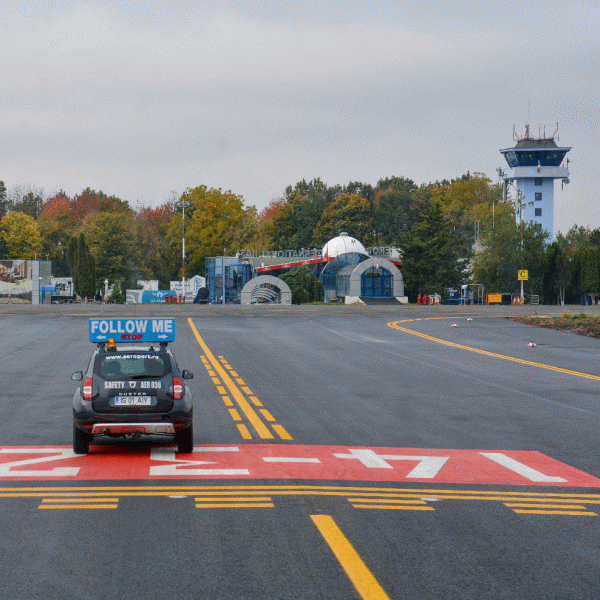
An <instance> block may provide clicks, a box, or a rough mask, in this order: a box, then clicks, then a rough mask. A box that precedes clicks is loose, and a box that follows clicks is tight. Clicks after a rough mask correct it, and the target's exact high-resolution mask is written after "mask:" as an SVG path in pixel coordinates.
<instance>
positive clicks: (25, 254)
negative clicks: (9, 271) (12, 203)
mask: <svg viewBox="0 0 600 600" xmlns="http://www.w3.org/2000/svg"><path fill="white" fill-rule="evenodd" d="M0 232H1V235H2V238H3V240H4V243H5V244H6V252H7V254H8V258H29V259H31V258H36V256H37V254H39V253H40V251H41V247H42V238H41V236H40V231H39V228H38V225H37V223H36V222H35V219H33V217H30V216H29V215H26V214H24V213H22V212H19V211H15V210H13V211H11V212H9V213H8V214H7V215H5V216H4V217H3V218H2V221H0Z"/></svg>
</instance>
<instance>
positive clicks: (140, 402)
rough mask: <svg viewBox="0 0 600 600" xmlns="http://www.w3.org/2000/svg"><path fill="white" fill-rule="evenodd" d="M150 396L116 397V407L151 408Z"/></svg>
mask: <svg viewBox="0 0 600 600" xmlns="http://www.w3.org/2000/svg"><path fill="white" fill-rule="evenodd" d="M151 404H152V398H151V397H150V396H115V406H150V405H151Z"/></svg>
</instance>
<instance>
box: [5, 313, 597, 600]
mask: <svg viewBox="0 0 600 600" xmlns="http://www.w3.org/2000/svg"><path fill="white" fill-rule="evenodd" d="M33 308H34V309H35V307H33ZM42 308H43V307H41V308H40V309H35V310H32V311H30V312H26V310H25V309H23V308H16V309H15V308H13V309H10V308H9V307H2V309H0V314H1V316H0V319H1V327H2V330H1V331H2V333H1V335H0V384H1V385H0V410H1V411H2V413H1V414H2V419H1V420H0V464H3V465H6V464H7V463H11V465H10V466H8V467H6V466H4V467H3V468H0V522H1V526H2V530H3V535H2V536H1V537H0V548H1V550H2V552H1V554H2V556H3V561H2V563H1V564H0V581H1V582H2V583H0V598H7V599H8V598H11V599H14V598H37V597H39V598H68V597H73V596H78V597H80V598H94V599H98V598H107V599H108V598H123V597H125V598H128V597H131V598H134V597H135V598H137V597H146V598H150V599H153V598H163V597H164V596H165V594H169V595H176V596H179V597H184V598H188V597H189V598H202V597H205V598H291V597H297V598H319V599H320V598H324V597H327V598H333V599H338V598H339V599H342V598H364V599H366V598H368V599H376V598H377V599H385V598H388V597H389V598H420V599H434V598H435V599H439V598H444V599H446V598H461V599H463V598H475V597H477V598H482V599H488V598H489V599H492V598H493V599H498V598H534V599H537V598H540V599H541V598H569V599H576V598H582V599H583V598H593V597H595V596H597V593H598V590H599V589H600V569H599V568H598V567H599V566H600V558H599V556H600V552H599V550H600V548H599V542H598V539H600V538H599V535H598V534H599V530H600V526H599V519H598V516H597V515H598V514H600V488H599V487H597V486H598V480H599V479H600V466H599V463H598V458H597V454H598V450H597V448H598V442H597V439H598V429H599V428H598V425H599V421H600V419H599V417H600V408H599V407H598V397H599V395H600V380H598V376H600V354H599V352H598V351H599V350H600V340H596V339H592V338H585V337H581V336H576V335H572V334H564V333H560V332H555V331H552V330H546V329H543V330H542V329H537V328H532V327H529V326H527V325H522V324H519V323H514V322H512V321H509V320H507V319H504V318H501V317H500V316H499V315H501V314H507V313H509V312H521V313H523V312H527V311H533V310H534V309H533V307H506V308H504V307H502V308H501V307H478V308H474V309H473V310H471V311H467V310H466V307H400V308H394V309H392V308H390V307H307V308H306V309H298V308H297V307H290V308H282V307H277V308H266V310H265V307H248V308H247V309H245V308H244V307H239V308H237V309H236V308H234V309H232V310H230V309H229V308H230V307H197V306H196V307H194V306H190V307H187V306H179V307H174V306H173V307H162V308H161V307H150V308H147V307H116V306H98V307H97V306H85V305H79V306H66V307H62V306H61V307H52V308H51V309H50V310H49V311H47V312H44V311H43V310H42ZM544 308H546V307H539V308H538V309H537V310H538V312H540V313H541V312H543V311H542V309H544ZM550 308H553V307H550ZM203 309H208V310H203ZM594 309H595V307H587V310H590V311H593V310H594ZM564 310H565V309H564V308H560V307H554V310H553V312H554V313H555V314H562V312H563V311H564ZM177 311H179V312H177ZM573 311H577V312H579V311H580V309H579V307H577V308H575V309H573V310H572V312H573ZM548 312H551V310H550V309H548ZM151 314H164V316H172V315H177V316H178V319H177V341H176V342H175V343H174V345H173V349H174V352H175V353H176V355H177V357H178V362H179V364H180V367H182V368H190V369H192V370H193V371H194V375H195V377H194V379H193V380H192V381H191V382H190V385H191V387H192V390H193V393H194V397H195V423H194V427H195V434H196V440H195V442H196V444H197V445H198V448H197V450H198V452H195V453H194V455H193V457H191V458H190V457H187V462H186V460H185V458H184V457H182V456H179V455H175V453H174V452H173V447H172V446H169V445H166V446H165V445H163V446H153V447H152V446H150V445H148V444H135V445H134V444H131V443H129V442H119V441H117V442H114V441H113V442H111V441H108V442H107V443H106V444H104V445H102V446H92V452H91V453H90V455H89V457H84V458H83V459H81V458H73V457H71V456H70V455H69V453H68V449H69V447H70V442H71V423H72V421H71V413H70V400H71V396H72V393H73V391H74V388H75V384H74V383H73V382H72V381H71V380H70V374H71V373H72V372H73V371H76V370H81V369H82V368H84V367H85V365H86V361H87V360H88V358H89V355H90V353H91V344H90V343H89V342H88V341H87V318H88V317H89V316H108V315H110V316H114V317H120V316H122V317H127V316H150V315H151ZM469 315H471V316H473V319H474V320H473V321H472V322H468V321H467V320H466V317H467V316H469ZM417 319H418V320H417ZM454 322H455V323H456V325H457V326H456V327H452V324H453V323H454ZM417 334H419V335H417ZM532 339H533V340H535V342H536V347H535V348H530V347H529V346H528V343H529V342H530V341H532ZM509 359H510V360H509ZM23 447H28V449H27V448H23ZM234 448H236V449H237V450H233V449H234ZM19 449H20V450H22V451H23V453H22V454H19V453H18V452H17V450H19ZM52 450H53V451H54V454H53V453H52ZM361 452H362V453H361ZM51 456H54V457H55V458H56V460H55V461H54V462H52V461H46V462H42V460H41V459H43V458H44V457H45V458H48V457H51ZM40 457H41V458H40ZM355 457H358V458H355ZM407 457H412V459H410V460H408V459H407ZM265 459H270V460H265ZM284 459H286V460H284ZM443 459H446V460H445V461H444V460H443ZM181 461H183V462H181ZM315 461H318V462H315ZM436 461H437V462H436ZM19 462H20V464H17V463H19ZM55 469H66V470H65V471H63V473H64V474H63V475H57V474H59V473H61V471H55ZM69 469H70V470H69ZM153 469H154V470H153ZM311 469H319V470H318V471H317V475H316V476H315V473H314V471H311ZM419 469H420V470H419ZM44 470H46V471H47V474H39V472H43V471H44ZM53 470H54V471H53ZM228 470H229V471H232V473H230V474H223V471H228ZM236 470H237V471H238V472H240V474H237V475H236V474H235V473H233V471H236ZM244 470H245V471H247V474H246V473H244V474H241V471H244ZM28 471H31V472H38V473H37V474H33V475H31V476H28V475H27V474H26V473H27V472H28ZM190 471H191V472H192V473H190ZM217 471H218V472H217ZM52 473H54V475H53V474H52ZM91 507H95V508H91Z"/></svg>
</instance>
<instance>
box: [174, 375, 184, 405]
mask: <svg viewBox="0 0 600 600" xmlns="http://www.w3.org/2000/svg"><path fill="white" fill-rule="evenodd" d="M182 398H183V384H182V383H181V379H179V377H173V399H174V400H181V399H182Z"/></svg>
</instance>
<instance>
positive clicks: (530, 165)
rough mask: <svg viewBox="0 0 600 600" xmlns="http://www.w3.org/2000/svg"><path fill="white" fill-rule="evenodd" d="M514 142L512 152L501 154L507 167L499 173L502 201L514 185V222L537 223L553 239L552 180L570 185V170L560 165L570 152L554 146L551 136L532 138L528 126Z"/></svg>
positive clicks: (504, 151) (505, 150) (506, 150)
mask: <svg viewBox="0 0 600 600" xmlns="http://www.w3.org/2000/svg"><path fill="white" fill-rule="evenodd" d="M557 131H558V130H557ZM555 135H556V133H555ZM514 138H515V139H516V140H517V144H516V146H515V147H514V148H506V149H504V150H500V152H501V153H502V154H503V155H504V158H505V159H506V162H507V163H508V167H509V168H508V169H506V170H504V171H502V178H503V180H504V190H505V197H506V195H507V189H508V184H509V183H510V182H514V185H515V187H516V188H517V206H516V208H517V222H518V223H520V222H521V221H523V222H525V223H528V222H533V223H537V224H539V225H540V226H541V228H542V229H545V230H546V231H547V232H548V233H549V234H550V239H554V180H555V179H561V180H562V181H563V182H564V183H569V170H568V168H566V167H564V166H562V162H563V160H564V158H565V156H566V155H567V152H568V151H569V150H570V149H571V148H565V147H559V146H557V144H556V142H555V141H554V135H553V136H552V137H549V138H547V137H539V138H533V137H531V135H530V133H529V125H526V126H525V136H524V137H522V138H520V137H518V136H517V135H516V133H515V134H514ZM567 164H568V161H567Z"/></svg>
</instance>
